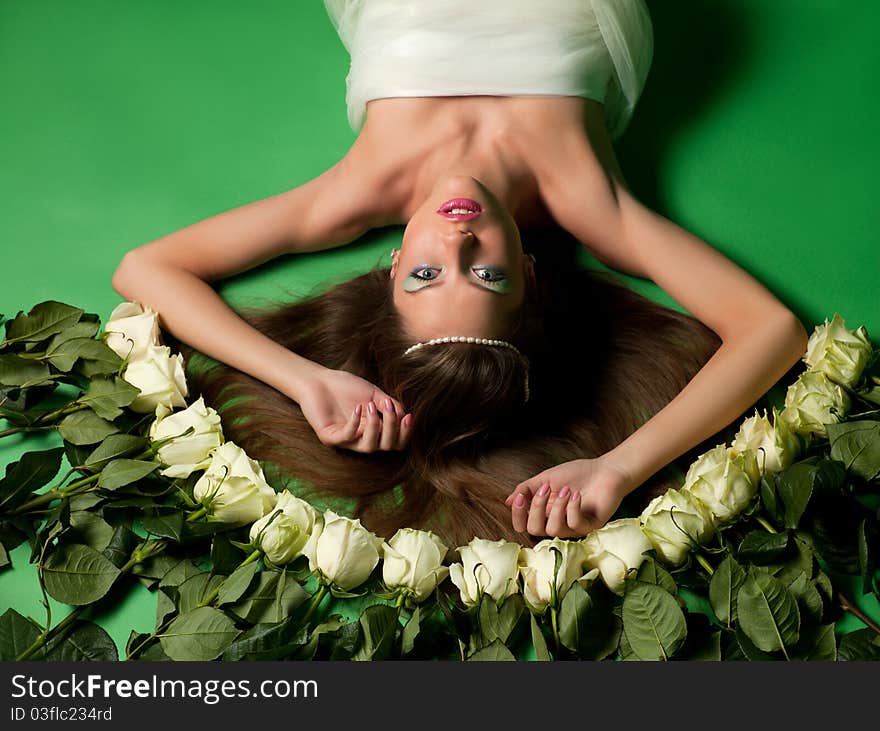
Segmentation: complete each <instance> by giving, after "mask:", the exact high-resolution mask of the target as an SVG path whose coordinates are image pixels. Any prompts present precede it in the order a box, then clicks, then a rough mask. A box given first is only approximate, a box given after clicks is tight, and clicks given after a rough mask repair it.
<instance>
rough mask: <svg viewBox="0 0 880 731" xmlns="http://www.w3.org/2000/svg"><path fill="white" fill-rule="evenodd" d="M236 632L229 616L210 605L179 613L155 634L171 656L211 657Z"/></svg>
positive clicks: (175, 658) (193, 658)
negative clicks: (161, 630) (163, 629)
mask: <svg viewBox="0 0 880 731" xmlns="http://www.w3.org/2000/svg"><path fill="white" fill-rule="evenodd" d="M238 635H239V631H238V630H237V629H236V628H235V624H233V622H232V620H231V619H229V617H227V616H226V615H225V614H224V613H223V612H221V611H220V610H219V609H215V608H214V607H197V608H195V609H193V610H192V611H189V612H186V613H185V614H181V615H179V616H178V617H175V619H174V620H173V621H172V622H171V624H170V625H169V627H168V629H167V630H166V631H165V632H163V633H162V635H161V636H160V637H159V642H160V643H161V644H162V649H163V650H164V651H165V654H166V655H168V657H170V658H171V659H172V660H213V659H214V658H216V657H219V656H220V655H221V654H223V651H224V650H225V649H226V648H227V647H229V645H230V644H232V641H233V640H234V639H235V638H236V637H237V636H238Z"/></svg>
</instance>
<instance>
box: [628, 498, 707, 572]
mask: <svg viewBox="0 0 880 731" xmlns="http://www.w3.org/2000/svg"><path fill="white" fill-rule="evenodd" d="M640 520H641V523H642V530H644V531H645V535H646V536H647V537H648V540H649V541H651V545H652V546H653V547H654V548H655V549H656V551H657V555H658V556H660V558H662V559H663V560H664V561H666V562H667V563H669V564H671V565H673V566H677V565H678V564H680V563H681V562H682V561H684V559H685V556H687V553H688V551H689V550H690V549H691V547H692V545H693V542H694V541H695V542H697V543H700V542H701V541H703V540H705V539H706V538H707V537H708V536H709V534H710V533H711V532H712V530H713V528H714V524H713V522H712V513H710V512H709V508H707V507H706V506H705V505H704V504H703V502H702V501H701V500H700V499H699V498H697V497H696V496H694V495H692V494H691V493H690V492H688V491H686V490H667V491H666V492H665V493H663V494H662V495H660V496H659V497H656V498H654V499H653V500H652V501H651V502H650V503H648V507H646V508H645V509H644V511H642V515H641V517H640Z"/></svg>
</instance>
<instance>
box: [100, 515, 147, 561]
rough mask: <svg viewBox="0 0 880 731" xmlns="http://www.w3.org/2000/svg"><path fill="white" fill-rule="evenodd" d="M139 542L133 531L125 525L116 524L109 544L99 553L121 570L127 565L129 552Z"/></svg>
mask: <svg viewBox="0 0 880 731" xmlns="http://www.w3.org/2000/svg"><path fill="white" fill-rule="evenodd" d="M139 542H140V538H138V536H137V534H136V533H135V532H134V531H132V530H131V529H130V528H129V527H128V526H127V525H123V524H118V525H117V526H116V528H114V529H113V535H112V536H110V542H109V543H108V544H107V545H106V546H105V547H104V549H103V550H102V551H101V555H103V556H104V558H106V559H107V560H108V561H110V563H112V564H113V565H114V566H116V567H117V568H122V567H123V566H124V565H125V564H126V563H128V559H129V557H130V556H131V552H132V551H133V550H134V548H135V546H136V545H137V544H138V543H139Z"/></svg>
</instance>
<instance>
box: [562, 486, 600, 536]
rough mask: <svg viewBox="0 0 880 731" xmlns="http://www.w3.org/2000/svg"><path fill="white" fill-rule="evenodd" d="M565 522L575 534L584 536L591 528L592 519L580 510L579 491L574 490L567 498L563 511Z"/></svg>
mask: <svg viewBox="0 0 880 731" xmlns="http://www.w3.org/2000/svg"><path fill="white" fill-rule="evenodd" d="M565 523H566V525H567V526H568V527H569V529H570V530H571V531H573V532H574V534H575V535H578V536H585V535H586V534H587V533H589V532H590V531H591V530H593V525H594V524H593V520H592V518H591V517H590V516H588V515H584V514H583V512H582V511H581V493H580V491H579V490H575V491H574V492H573V493H572V494H571V495H570V496H569V500H568V506H567V507H566V511H565Z"/></svg>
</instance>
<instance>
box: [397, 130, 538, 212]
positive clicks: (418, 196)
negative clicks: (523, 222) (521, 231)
mask: <svg viewBox="0 0 880 731" xmlns="http://www.w3.org/2000/svg"><path fill="white" fill-rule="evenodd" d="M450 148H451V149H450ZM421 168H422V169H421V170H420V173H419V175H417V176H416V180H415V182H414V185H413V188H412V198H411V207H410V210H415V209H416V208H418V207H419V206H420V205H421V204H422V203H423V202H424V201H425V199H426V198H427V197H428V196H429V195H430V193H431V191H432V190H433V189H434V187H435V186H436V185H437V183H438V181H440V180H442V179H443V178H446V177H448V176H451V175H466V176H469V177H472V178H476V179H477V180H479V181H480V182H481V183H482V184H483V185H485V186H486V187H487V188H488V189H489V190H491V191H492V193H493V194H494V195H495V197H496V198H497V199H498V200H499V201H501V203H502V204H503V205H504V206H505V207H506V208H507V209H508V210H509V211H510V212H511V214H512V215H513V216H514V217H516V211H517V209H518V208H519V206H520V205H521V204H522V202H523V198H524V197H525V196H526V195H527V189H528V186H525V185H523V184H522V183H523V178H524V174H523V170H522V169H521V168H522V166H521V165H517V162H516V160H515V159H514V156H513V155H512V154H511V151H510V150H509V149H505V148H504V146H503V145H500V144H492V145H487V146H485V147H484V149H480V150H476V149H475V146H474V145H471V144H467V143H463V144H458V145H452V146H446V145H444V147H443V149H442V152H441V151H438V152H435V153H433V154H431V155H429V156H428V157H427V158H426V159H425V161H424V163H423V164H422V166H421ZM518 168H519V169H518Z"/></svg>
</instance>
